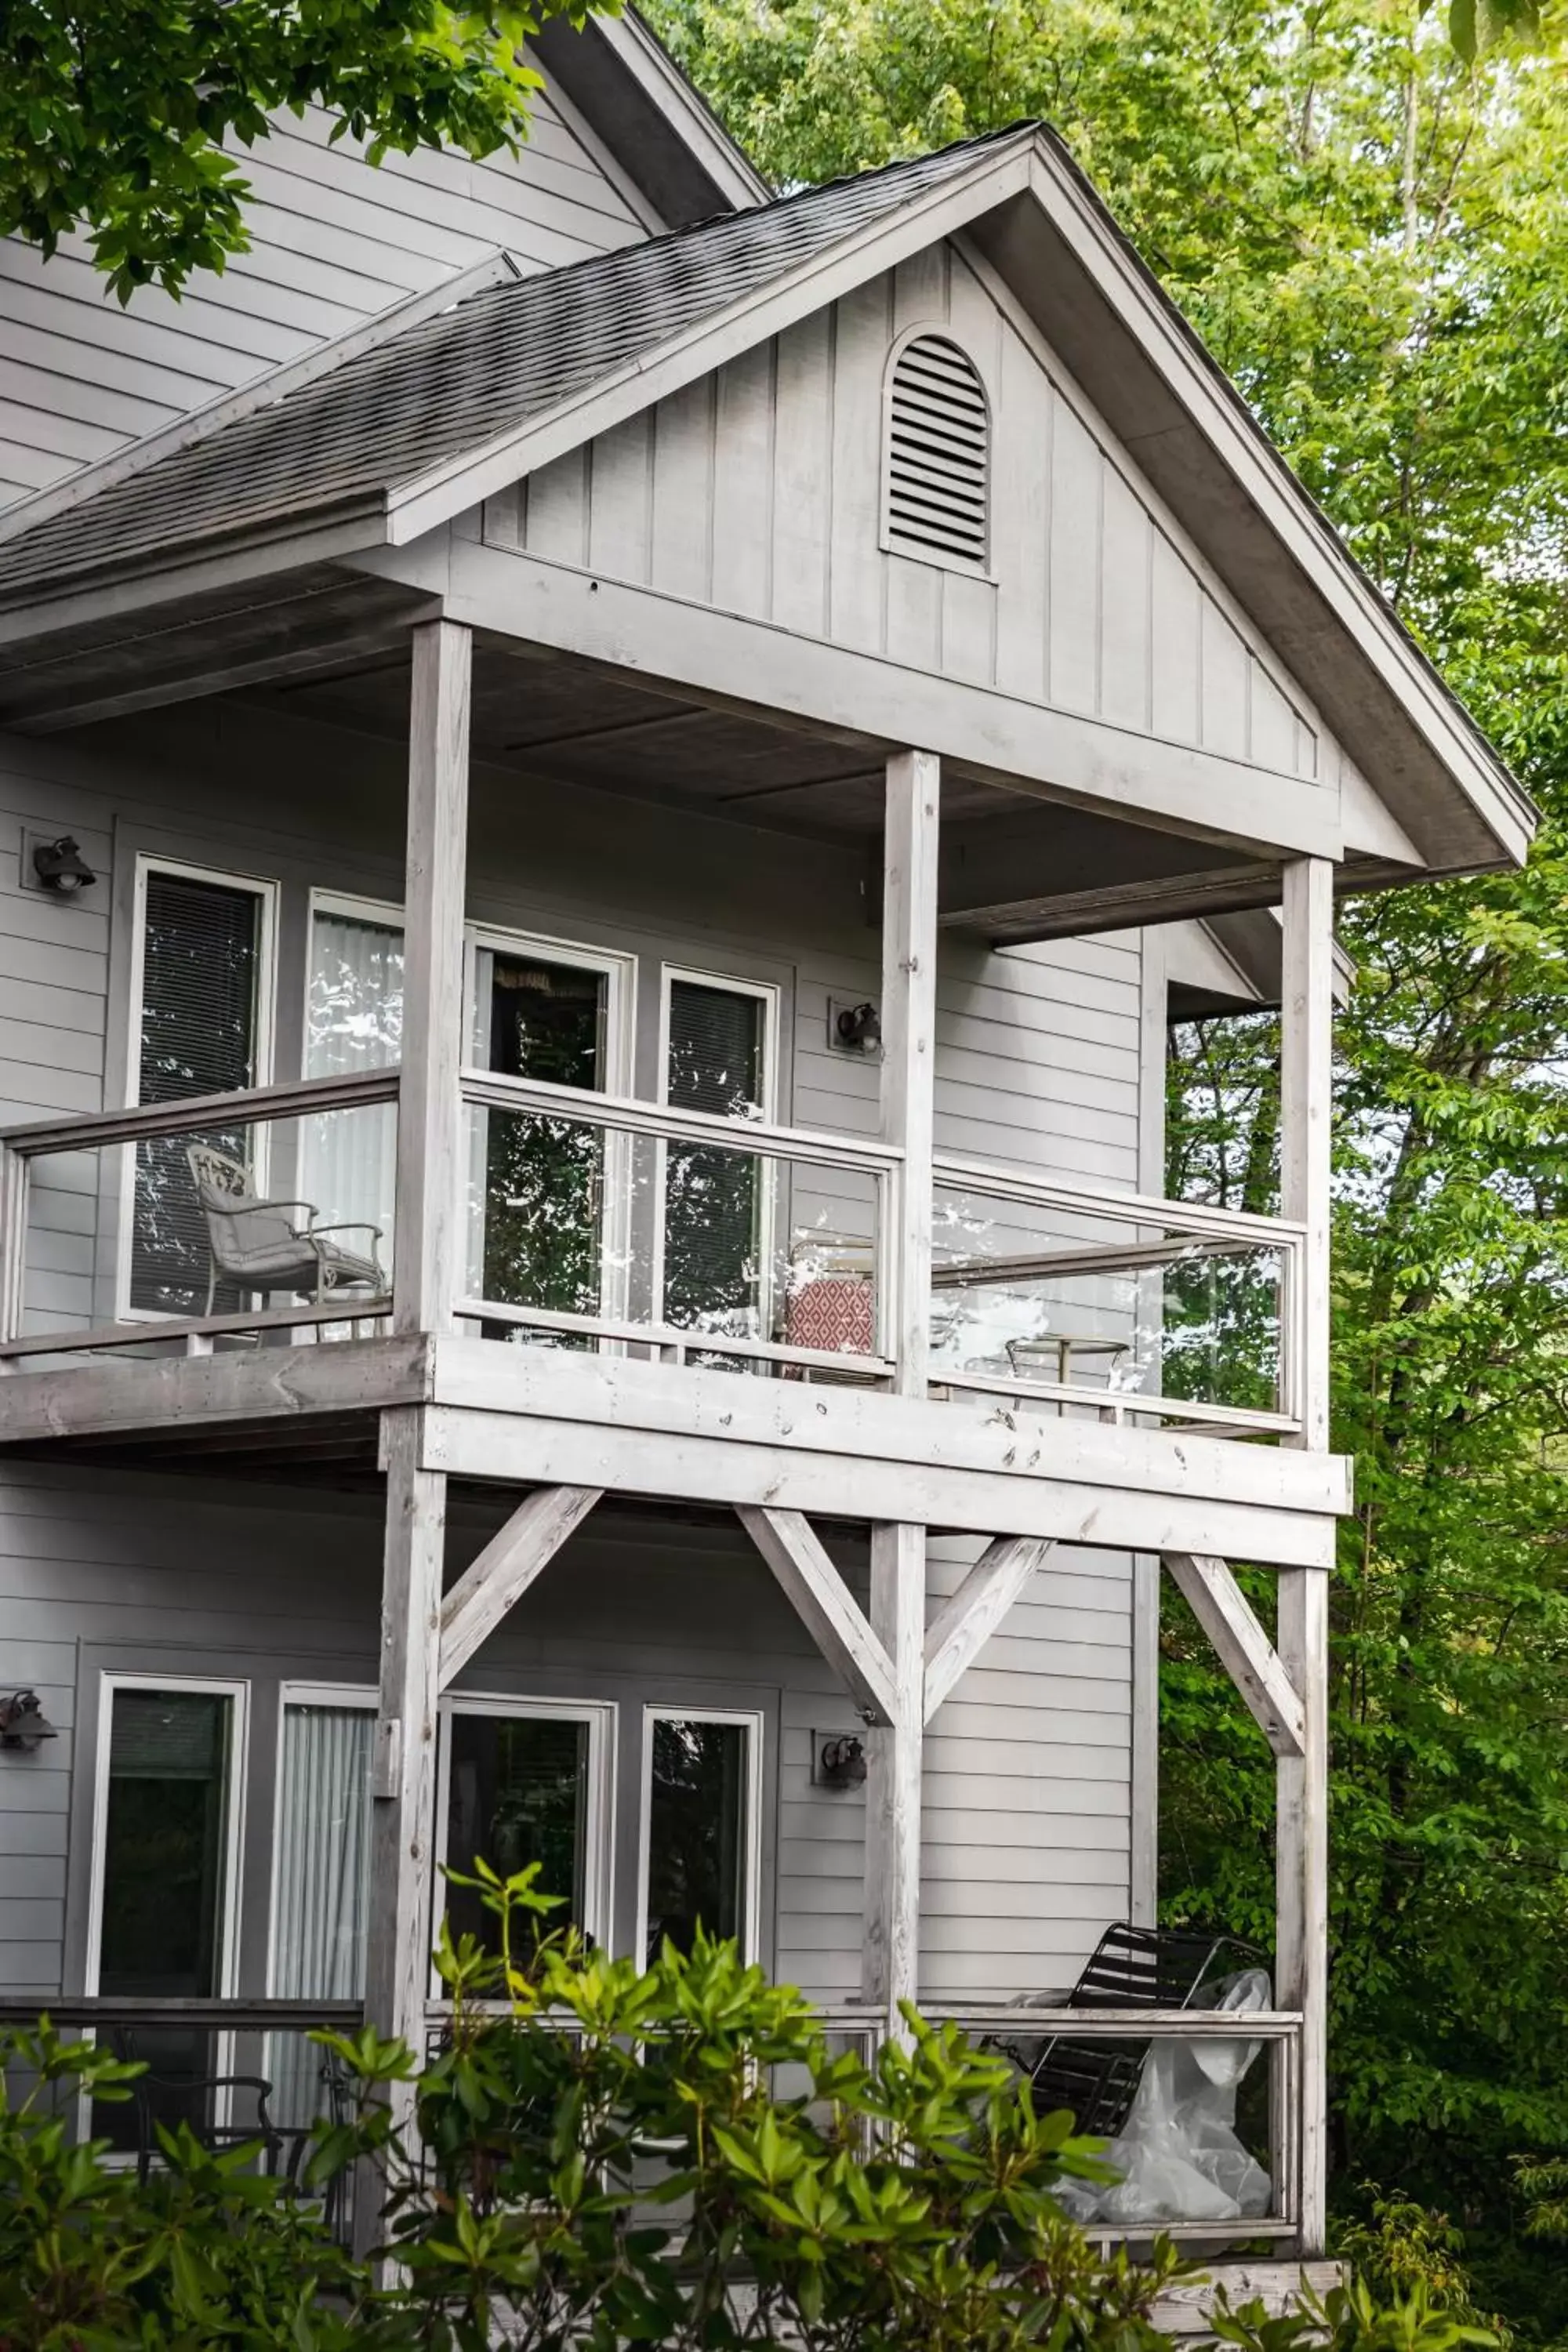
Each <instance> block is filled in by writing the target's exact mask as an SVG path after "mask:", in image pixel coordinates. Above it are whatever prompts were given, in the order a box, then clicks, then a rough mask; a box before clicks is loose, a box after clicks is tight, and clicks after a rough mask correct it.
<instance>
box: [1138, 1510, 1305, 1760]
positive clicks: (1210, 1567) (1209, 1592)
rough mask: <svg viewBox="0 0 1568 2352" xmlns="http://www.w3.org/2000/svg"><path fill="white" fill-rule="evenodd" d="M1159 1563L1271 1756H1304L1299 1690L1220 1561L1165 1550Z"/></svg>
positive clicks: (1244, 1597)
mask: <svg viewBox="0 0 1568 2352" xmlns="http://www.w3.org/2000/svg"><path fill="white" fill-rule="evenodd" d="M1165 1566H1166V1567H1167V1568H1168V1569H1169V1570H1170V1571H1171V1575H1172V1577H1173V1580H1174V1581H1175V1584H1176V1587H1177V1590H1178V1591H1180V1592H1181V1593H1182V1595H1183V1597H1184V1600H1185V1601H1186V1603H1187V1606H1188V1607H1189V1608H1190V1609H1191V1611H1192V1612H1193V1615H1194V1617H1195V1618H1196V1619H1197V1621H1198V1623H1199V1624H1200V1625H1201V1626H1202V1627H1203V1629H1204V1632H1205V1633H1206V1634H1207V1635H1208V1637H1209V1640H1210V1641H1211V1642H1212V1643H1214V1646H1215V1652H1216V1654H1217V1655H1218V1657H1219V1661H1220V1664H1222V1665H1223V1666H1224V1668H1225V1670H1226V1674H1227V1675H1229V1676H1230V1678H1231V1680H1232V1682H1233V1683H1234V1684H1235V1685H1236V1687H1237V1690H1238V1691H1239V1692H1240V1693H1241V1696H1242V1697H1243V1698H1244V1699H1245V1700H1246V1701H1247V1709H1248V1711H1249V1713H1250V1714H1251V1716H1252V1718H1253V1721H1254V1722H1255V1723H1256V1724H1257V1726H1258V1729H1259V1730H1260V1731H1261V1732H1262V1734H1263V1736H1264V1738H1266V1739H1267V1740H1268V1745H1269V1747H1270V1748H1272V1749H1273V1750H1274V1753H1275V1755H1276V1756H1304V1755H1305V1754H1306V1749H1307V1717H1306V1710H1305V1708H1304V1706H1302V1703H1301V1696H1300V1692H1299V1691H1298V1690H1297V1688H1296V1685H1295V1684H1294V1683H1293V1682H1292V1681H1291V1679H1290V1677H1289V1674H1288V1673H1287V1672H1286V1670H1285V1666H1284V1664H1283V1663H1282V1661H1281V1659H1280V1657H1279V1653H1278V1652H1277V1651H1276V1650H1275V1649H1274V1647H1273V1645H1272V1644H1271V1643H1270V1642H1269V1639H1268V1634H1267V1633H1265V1632H1264V1630H1263V1628H1262V1626H1261V1625H1260V1624H1259V1623H1258V1619H1257V1618H1256V1617H1255V1616H1254V1615H1253V1613H1252V1610H1251V1608H1250V1607H1249V1606H1248V1603H1247V1595H1246V1594H1245V1593H1244V1592H1243V1591H1242V1589H1241V1587H1240V1585H1239V1584H1237V1580H1236V1579H1235V1577H1234V1576H1233V1575H1232V1574H1231V1572H1230V1570H1229V1568H1228V1567H1227V1565H1226V1562H1225V1561H1224V1560H1223V1559H1202V1558H1200V1557H1199V1556H1197V1555H1196V1554H1194V1553H1193V1552H1185V1551H1168V1552H1167V1553H1166V1554H1165Z"/></svg>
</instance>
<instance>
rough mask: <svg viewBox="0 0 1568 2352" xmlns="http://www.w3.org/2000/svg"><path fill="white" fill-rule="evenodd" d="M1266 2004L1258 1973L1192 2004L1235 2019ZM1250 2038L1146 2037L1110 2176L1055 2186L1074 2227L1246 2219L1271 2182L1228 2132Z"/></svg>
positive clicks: (1252, 2046)
mask: <svg viewBox="0 0 1568 2352" xmlns="http://www.w3.org/2000/svg"><path fill="white" fill-rule="evenodd" d="M1272 1998H1273V1995H1272V1990H1271V1988H1270V1986H1269V1982H1268V1975H1267V1974H1266V1972H1265V1971H1264V1970H1263V1969H1245V1970H1244V1971H1243V1972H1242V1973H1241V1974H1239V1975H1237V1976H1231V1977H1224V1978H1221V1979H1219V1980H1218V1982H1216V1983H1215V1985H1213V1986H1211V1987H1209V1988H1208V1989H1207V1991H1206V1993H1200V1994H1199V1995H1198V1997H1197V2000H1196V2002H1195V2003H1194V2007H1199V2008H1207V2009H1212V2010H1214V2011H1223V2012H1224V2013H1226V2014H1227V2015H1235V2016H1237V2017H1245V2016H1246V2015H1247V2011H1250V2010H1260V2009H1267V2008H1268V2005H1269V2002H1270V2000H1271V1999H1272ZM1262 2046H1263V2045H1262V2043H1261V2042H1247V2041H1243V2040H1240V2039H1239V2038H1237V2039H1232V2038H1230V2037H1226V2039H1225V2040H1223V2041H1221V2040H1216V2041H1213V2042H1167V2041H1155V2042H1152V2043H1151V2044H1150V2049H1149V2055H1148V2058H1147V2060H1146V2061H1145V2063H1144V2067H1143V2073H1142V2079H1141V2080H1140V2082H1139V2084H1138V2091H1137V2095H1136V2096H1135V2098H1134V2099H1133V2102H1132V2106H1131V2112H1130V2113H1129V2115H1128V2117H1127V2121H1126V2123H1125V2124H1124V2125H1123V2126H1122V2127H1121V2131H1120V2133H1119V2134H1118V2135H1117V2137H1116V2138H1115V2139H1113V2140H1111V2141H1110V2144H1109V2146H1108V2147H1107V2148H1106V2150H1105V2157H1104V2160H1105V2162H1106V2163H1107V2164H1108V2165H1110V2166H1112V2167H1113V2168H1115V2170H1116V2172H1117V2174H1118V2176H1119V2178H1118V2179H1116V2180H1115V2181H1114V2182H1112V2183H1109V2184H1107V2185H1105V2186H1103V2187H1096V2186H1095V2185H1094V2184H1093V2183H1091V2182H1089V2181H1064V2182H1062V2183H1061V2184H1060V2186H1059V2188H1058V2192H1057V2193H1058V2196H1059V2198H1060V2200H1061V2202H1062V2203H1063V2204H1064V2205H1065V2206H1066V2207H1067V2210H1068V2212H1069V2213H1070V2214H1071V2215H1072V2216H1073V2218H1074V2220H1075V2221H1080V2222H1090V2221H1094V2222H1101V2223H1109V2224H1110V2225H1111V2226H1112V2227H1114V2228H1117V2229H1123V2230H1124V2229H1129V2228H1131V2227H1133V2226H1135V2225H1138V2224H1142V2223H1163V2222H1171V2221H1256V2220H1258V2219H1260V2218H1261V2217H1262V2216H1263V2215H1264V2214H1266V2213H1267V2212H1268V2210H1269V2207H1270V2205H1271V2203H1272V2200H1273V2193H1274V2192H1273V2183H1272V2182H1271V2181H1270V2179H1269V2177H1268V2173H1267V2172H1265V2170H1264V2169H1263V2167H1262V2166H1261V2165H1260V2164H1259V2163H1258V2161H1257V2160H1256V2158H1254V2157H1252V2156H1251V2155H1250V2154H1249V2153H1248V2151H1247V2148H1246V2147H1244V2145H1243V2143H1242V2141H1241V2139H1240V2138H1239V2137H1238V2136H1237V2128H1236V2099H1237V2091H1238V2090H1239V2088H1240V2086H1241V2084H1242V2081H1243V2079H1244V2077H1245V2076H1246V2075H1247V2073H1248V2072H1249V2071H1250V2069H1251V2067H1252V2066H1253V2064H1254V2063H1255V2062H1256V2060H1257V2058H1258V2053H1259V2052H1260V2050H1261V2049H1262Z"/></svg>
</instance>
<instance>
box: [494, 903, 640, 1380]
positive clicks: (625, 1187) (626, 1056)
mask: <svg viewBox="0 0 1568 2352" xmlns="http://www.w3.org/2000/svg"><path fill="white" fill-rule="evenodd" d="M486 949H489V950H491V951H492V952H493V953H495V954H498V955H509V956H530V955H533V956H537V957H538V958H539V960H540V961H541V962H542V963H564V964H571V965H575V966H576V967H577V968H578V969H579V970H580V971H596V972H599V973H600V974H602V975H603V977H604V980H605V1084H604V1085H603V1087H598V1088H596V1089H595V1092H597V1093H600V1094H609V1095H629V1094H630V1092H631V1090H632V1067H633V1059H632V1057H633V1051H634V1046H635V1041H636V1036H637V957H636V956H635V955H629V954H627V953H626V951H625V950H622V949H619V948H600V947H591V946H589V945H588V944H587V943H586V942H585V941H584V940H563V939H553V938H551V937H550V936H548V935H547V934H546V933H544V932H542V931H517V930H511V929H505V928H502V927H501V926H500V925H497V924H494V923H470V924H468V927H467V929H466V930H465V932H464V956H463V1003H464V1006H465V1012H464V1023H463V1026H464V1034H465V1036H466V1038H467V1041H468V1057H469V1058H470V1059H471V1060H472V1061H473V1062H474V1063H475V1065H476V1066H481V1067H482V1066H483V1064H484V1060H485V1055H486V1039H485V1036H484V1033H483V1025H482V1024H483V1013H484V1008H482V1007H481V1005H480V1003H479V956H480V953H481V952H482V951H483V950H486ZM488 1118H489V1113H488V1112H487V1111H485V1110H484V1109H483V1108H470V1111H469V1118H468V1133H469V1137H470V1143H469V1150H470V1153H471V1155H472V1156H471V1158H470V1160H469V1168H470V1183H469V1191H470V1196H471V1197H473V1198H476V1199H480V1198H482V1197H483V1194H482V1190H479V1189H476V1187H475V1184H474V1181H473V1175H472V1171H473V1170H474V1168H475V1167H476V1166H477V1164H478V1163H479V1162H480V1161H482V1159H483V1156H484V1138H485V1134H486V1123H487V1120H488ZM604 1136H605V1192H604V1208H603V1212H602V1214H601V1218H600V1228H599V1249H600V1256H601V1273H600V1278H599V1313H600V1314H601V1315H603V1316H605V1317H606V1318H621V1317H624V1316H625V1314H626V1307H627V1297H628V1290H629V1284H630V1275H631V1259H632V1182H631V1170H632V1160H631V1144H632V1139H631V1138H630V1137H629V1136H628V1135H626V1134H625V1133H622V1132H618V1131H617V1130H616V1129H614V1128H606V1129H605V1130H604ZM465 1223H467V1221H465ZM478 1245H479V1234H478V1233H477V1232H476V1230H475V1228H474V1227H473V1225H472V1224H471V1223H468V1232H467V1247H468V1254H469V1255H468V1275H469V1276H470V1279H469V1280H468V1282H467V1284H466V1285H465V1287H466V1290H467V1292H468V1296H469V1297H476V1298H477V1297H482V1296H483V1289H484V1286H483V1282H482V1279H481V1276H480V1272H479V1256H478ZM616 1352H619V1350H618V1349H616Z"/></svg>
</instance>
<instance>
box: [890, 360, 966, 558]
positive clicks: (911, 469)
mask: <svg viewBox="0 0 1568 2352" xmlns="http://www.w3.org/2000/svg"><path fill="white" fill-rule="evenodd" d="M887 444H888V446H887V451H886V460H885V470H884V486H883V502H882V514H883V529H882V543H883V545H884V546H885V547H889V548H891V549H892V550H893V551H895V553H898V554H902V555H913V556H920V557H922V558H923V559H924V560H925V561H926V562H938V563H946V564H953V565H957V566H958V567H960V568H961V569H963V571H966V572H968V571H974V572H984V569H985V563H986V553H987V534H988V530H989V524H990V511H989V510H990V489H991V481H990V461H991V412H990V408H989V405H988V404H987V402H986V398H985V387H984V384H983V383H981V381H980V377H979V374H978V373H977V372H976V370H975V368H974V366H973V362H971V361H970V360H969V358H968V357H967V355H966V354H965V353H964V352H962V351H961V350H960V349H959V347H958V345H957V344H956V343H954V342H950V341H949V340H948V338H947V337H946V336H945V335H936V334H931V335H916V336H914V337H912V338H911V340H910V341H909V342H907V343H906V344H905V345H904V348H903V350H902V351H901V352H900V353H899V356H898V359H897V360H896V361H895V362H894V365H893V373H892V380H891V382H890V383H889V386H888V415H887Z"/></svg>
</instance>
